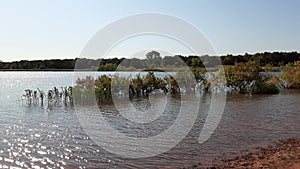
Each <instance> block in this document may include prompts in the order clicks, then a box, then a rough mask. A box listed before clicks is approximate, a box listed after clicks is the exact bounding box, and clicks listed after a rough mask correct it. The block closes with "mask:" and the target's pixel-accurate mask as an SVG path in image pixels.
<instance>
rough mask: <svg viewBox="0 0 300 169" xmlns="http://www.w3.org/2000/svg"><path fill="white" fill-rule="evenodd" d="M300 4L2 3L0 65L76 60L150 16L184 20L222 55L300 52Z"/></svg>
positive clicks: (154, 0)
mask: <svg viewBox="0 0 300 169" xmlns="http://www.w3.org/2000/svg"><path fill="white" fill-rule="evenodd" d="M299 9H300V1H297V0H265V1H262V0H248V1H242V0H226V1H222V0H218V1H217V0H206V1H201V0H194V1H192V0H190V1H188V0H187V1H183V0H182V1H179V0H164V1H162V0H151V1H149V0H118V1H117V0H107V1H106V0H102V1H101V0H81V1H79V0H51V1H50V0H49V1H46V0H9V1H8V0H0V22H1V25H0V60H3V61H12V60H24V59H27V60H34V59H51V58H60V59H63V58H75V57H77V56H79V54H80V52H81V50H82V49H83V47H84V45H85V44H86V42H87V41H88V40H89V39H90V38H91V37H92V36H93V35H94V34H95V33H96V32H97V31H98V30H100V29H101V28H102V27H104V26H105V25H107V24H109V23H111V22H113V21H114V20H117V19H120V18H123V17H126V16H128V15H133V14H137V13H144V12H159V13H166V14H171V15H174V16H178V17H180V18H183V19H185V20H187V21H188V22H190V23H192V24H193V25H195V26H196V27H197V28H198V29H199V30H201V31H202V32H203V33H204V34H205V35H206V36H207V37H208V39H209V40H210V41H211V42H212V44H213V45H214V46H215V48H216V50H217V53H218V54H227V53H232V54H243V53H245V52H248V53H255V52H261V51H300V10H299Z"/></svg>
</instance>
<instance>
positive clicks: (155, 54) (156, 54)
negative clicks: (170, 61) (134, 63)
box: [146, 50, 161, 60]
mask: <svg viewBox="0 0 300 169" xmlns="http://www.w3.org/2000/svg"><path fill="white" fill-rule="evenodd" d="M146 58H147V59H149V60H155V59H158V58H161V56H160V53H159V52H157V51H155V50H153V51H151V52H148V53H146Z"/></svg>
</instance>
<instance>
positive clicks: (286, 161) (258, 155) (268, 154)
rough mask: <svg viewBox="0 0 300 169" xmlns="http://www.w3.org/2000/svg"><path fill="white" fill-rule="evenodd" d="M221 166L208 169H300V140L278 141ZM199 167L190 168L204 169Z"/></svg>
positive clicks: (225, 162)
mask: <svg viewBox="0 0 300 169" xmlns="http://www.w3.org/2000/svg"><path fill="white" fill-rule="evenodd" d="M222 161H223V162H221V164H219V165H215V166H212V167H208V168H211V169H227V168H238V169H248V168H251V169H258V168H276V169H299V168H300V138H289V139H286V140H280V141H278V142H277V143H276V144H275V145H274V146H270V147H268V148H261V149H260V150H259V151H258V152H252V153H249V154H247V155H242V156H237V157H235V158H232V159H227V160H222ZM200 165H201V164H199V165H193V166H192V167H190V168H193V169H204V168H207V167H202V166H200Z"/></svg>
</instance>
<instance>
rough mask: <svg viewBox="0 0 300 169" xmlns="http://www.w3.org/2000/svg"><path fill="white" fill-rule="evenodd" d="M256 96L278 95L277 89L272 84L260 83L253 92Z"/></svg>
mask: <svg viewBox="0 0 300 169" xmlns="http://www.w3.org/2000/svg"><path fill="white" fill-rule="evenodd" d="M254 93H256V94H278V93H279V88H278V87H277V86H276V85H275V84H273V83H262V84H260V85H258V86H257V88H256V90H255V91H254Z"/></svg>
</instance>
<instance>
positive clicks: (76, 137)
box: [0, 72, 300, 168]
mask: <svg viewBox="0 0 300 169" xmlns="http://www.w3.org/2000/svg"><path fill="white" fill-rule="evenodd" d="M87 74H91V75H93V76H96V75H95V74H92V73H84V72H83V73H78V74H76V75H74V73H72V72H0V93H1V95H0V117H1V118H0V142H1V144H0V168H6V167H9V166H10V167H19V168H38V167H42V168H46V167H49V168H80V167H81V168H178V167H184V166H191V165H193V164H198V163H199V162H200V163H202V164H203V165H211V164H212V163H219V162H220V160H221V159H224V158H230V157H234V156H236V155H241V154H245V153H247V152H248V151H255V150H257V149H258V148H259V147H262V146H267V145H269V144H272V143H274V142H276V141H278V140H280V139H284V138H288V137H300V132H299V131H300V104H299V103H300V102H299V100H300V92H299V91H283V92H281V93H280V94H279V95H255V96H247V95H228V96H227V102H226V107H225V111H224V114H223V118H222V120H221V122H220V124H219V126H218V128H217V129H216V131H215V133H214V134H213V135H212V136H211V137H210V139H209V140H208V141H207V142H205V143H203V144H199V143H198V141H197V139H198V137H199V134H200V131H201V128H202V126H203V123H204V121H205V118H206V116H207V110H208V107H209V105H210V95H209V94H208V95H203V96H199V97H200V101H201V102H200V103H199V104H200V105H201V108H200V111H199V114H198V118H197V120H196V123H195V125H194V127H193V128H192V130H191V131H190V133H189V134H188V135H187V136H186V137H185V139H183V140H182V141H181V142H180V143H179V144H178V145H177V146H176V147H174V148H172V149H171V150H169V151H168V152H166V153H163V154H161V155H159V156H156V157H151V158H143V159H128V158H124V157H118V156H116V155H114V154H111V153H109V152H107V151H105V150H103V149H102V148H101V147H100V146H98V145H97V144H96V143H95V142H94V141H93V140H92V139H91V138H90V137H89V136H88V135H87V134H86V132H85V130H83V128H82V127H81V125H80V123H79V120H78V118H77V114H76V112H85V113H87V115H97V113H102V114H105V118H106V120H107V121H108V123H109V124H110V125H112V126H113V127H114V128H115V129H117V130H119V131H120V132H122V133H125V134H127V135H128V136H130V137H151V136H154V135H157V134H159V133H161V132H163V131H164V130H165V129H166V128H169V127H170V126H171V125H172V124H173V122H174V120H175V119H176V117H177V115H178V107H180V102H179V101H178V99H169V100H168V101H167V103H166V104H168V109H167V110H166V111H164V112H163V113H162V114H160V117H159V118H157V119H156V120H155V121H153V122H152V123H143V124H137V123H133V122H131V121H130V120H124V118H123V117H122V114H120V113H118V112H117V111H116V110H115V108H114V107H113V106H111V105H110V106H104V107H102V108H101V110H99V109H95V108H93V107H78V106H75V107H70V106H63V105H59V106H55V107H52V108H49V107H48V106H47V105H44V107H42V106H40V105H31V106H30V105H27V104H24V103H23V104H22V102H20V101H19V98H20V96H21V95H22V94H24V90H25V89H27V88H30V89H36V88H40V89H42V90H44V91H46V90H48V89H50V88H52V87H54V86H57V87H61V86H69V85H74V82H75V80H76V79H77V77H84V76H85V75H87ZM98 74H100V73H98ZM164 97H166V96H163V95H161V96H160V95H158V96H153V97H151V98H150V99H151V102H152V103H151V104H152V105H156V108H157V109H160V107H159V106H164V104H165V102H164V101H162V99H163V100H165V99H164ZM133 104H134V106H135V108H136V109H139V110H143V109H145V108H147V106H149V103H148V102H147V101H143V100H142V101H136V102H134V103H133ZM150 106H151V105H150ZM123 108H124V109H126V108H128V107H127V106H126V105H125V104H124V107H123ZM124 144H126V143H124ZM161 146H163V145H155V146H154V147H153V149H160V148H162V147H161Z"/></svg>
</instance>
